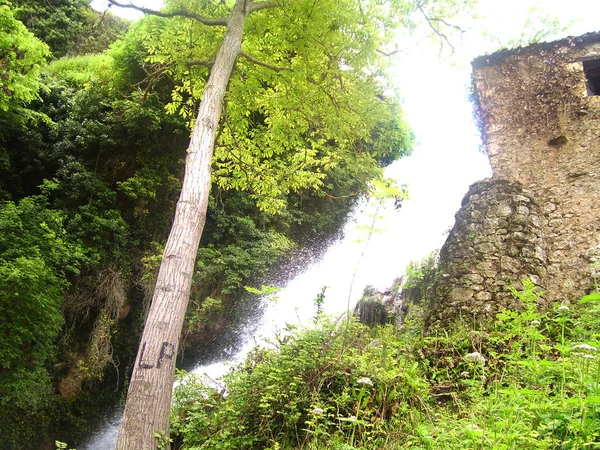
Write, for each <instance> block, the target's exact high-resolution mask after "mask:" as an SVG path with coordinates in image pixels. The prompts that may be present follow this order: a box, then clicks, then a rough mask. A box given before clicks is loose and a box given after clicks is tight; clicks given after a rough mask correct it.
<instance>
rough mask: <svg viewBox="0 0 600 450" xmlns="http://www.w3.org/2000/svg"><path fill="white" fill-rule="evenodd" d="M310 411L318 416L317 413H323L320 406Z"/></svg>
mask: <svg viewBox="0 0 600 450" xmlns="http://www.w3.org/2000/svg"><path fill="white" fill-rule="evenodd" d="M312 412H313V414H314V415H315V416H319V415H321V414H323V413H324V412H325V411H323V410H322V409H321V408H315V409H313V410H312Z"/></svg>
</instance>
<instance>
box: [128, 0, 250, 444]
mask: <svg viewBox="0 0 600 450" xmlns="http://www.w3.org/2000/svg"><path fill="white" fill-rule="evenodd" d="M246 2H247V0H237V1H236V3H235V6H234V8H233V10H232V12H231V15H230V16H229V18H228V25H227V31H226V33H225V37H224V39H223V43H222V44H221V48H220V49H219V52H218V53H217V57H216V59H215V63H214V65H213V68H212V71H211V74H210V77H209V79H208V82H207V84H206V87H205V89H204V93H203V96H202V102H201V103H200V110H199V112H198V117H197V119H196V124H195V126H194V130H193V132H192V137H191V140H190V146H189V149H188V155H187V158H186V163H185V176H184V179H183V187H182V190H181V195H180V197H179V201H178V202H177V207H176V211H175V218H174V221H173V226H172V228H171V233H170V234H169V239H168V240H167V244H166V247H165V251H164V254H163V259H162V263H161V265H160V270H159V273H158V279H157V280H156V288H155V289H154V297H153V298H152V304H151V306H150V311H149V312H148V318H147V319H146V324H145V326H144V332H143V334H142V338H141V341H140V346H139V349H138V354H137V358H136V361H135V365H134V368H133V373H132V375H131V380H130V384H129V391H128V393H127V401H126V404H125V413H124V415H123V421H122V422H121V429H120V430H119V438H118V442H117V448H118V449H119V450H151V449H156V448H157V447H158V445H159V443H160V444H161V445H163V447H162V448H168V447H169V446H168V444H167V442H168V437H169V413H170V408H171V396H172V390H173V380H174V371H175V360H176V356H177V349H178V346H179V338H180V335H181V328H182V326H183V319H184V315H185V311H186V308H187V304H188V300H189V295H190V289H191V284H192V274H193V272H194V265H195V262H196V254H197V252H198V246H199V243H200V237H201V236H202V229H203V228H204V223H205V221H206V210H207V207H208V197H209V191H210V166H211V159H212V155H213V148H214V140H215V134H216V130H217V126H218V124H219V119H220V116H221V110H222V105H223V98H224V96H225V91H226V89H227V85H228V82H229V78H230V76H231V72H232V70H233V67H234V64H235V61H236V58H237V57H238V54H239V52H240V49H241V43H242V35H243V28H244V22H245V19H246V14H247V11H246ZM248 3H249V2H248ZM157 436H160V437H159V438H157ZM163 437H164V440H163V439H162V438H163ZM165 444H166V445H165Z"/></svg>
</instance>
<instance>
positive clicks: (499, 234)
mask: <svg viewBox="0 0 600 450" xmlns="http://www.w3.org/2000/svg"><path fill="white" fill-rule="evenodd" d="M472 65H473V71H474V72H473V79H474V88H475V93H476V97H477V101H476V102H477V108H478V115H479V118H480V121H481V127H482V134H483V140H484V144H485V150H486V152H487V154H488V156H489V159H490V163H491V166H492V171H493V176H492V178H488V179H486V180H483V181H480V182H478V183H476V184H474V185H473V186H471V188H470V190H469V192H468V193H467V195H466V196H465V198H464V200H463V204H462V208H461V210H460V211H459V212H458V213H457V215H456V224H455V226H454V228H453V230H452V231H451V233H450V235H449V237H448V239H447V241H446V243H445V244H444V247H443V248H442V250H441V252H440V274H439V276H438V280H437V282H436V284H435V286H434V292H435V295H434V300H433V304H432V307H431V311H430V314H431V316H430V319H431V320H433V321H437V320H442V321H447V320H450V319H454V318H456V317H458V316H461V317H463V318H466V319H469V318H471V317H472V316H473V315H475V316H481V315H487V316H491V315H493V314H494V313H495V312H497V311H498V310H499V309H501V308H502V307H505V306H509V305H511V304H513V303H514V302H515V300H514V296H513V295H512V294H511V292H510V290H509V286H514V287H518V286H520V285H521V281H522V280H524V279H530V280H532V281H533V282H534V283H535V284H536V285H537V286H538V287H539V288H540V289H541V290H542V291H543V292H544V293H543V295H542V297H541V298H542V301H543V302H544V303H545V304H546V305H551V304H553V303H555V302H558V303H567V304H568V303H574V302H576V301H578V300H579V299H580V298H581V297H582V296H583V295H585V293H586V292H588V291H589V290H590V288H591V287H592V283H593V278H592V276H591V265H590V263H591V262H592V260H593V258H594V256H595V255H594V253H595V251H594V250H593V248H594V247H596V246H597V245H598V244H599V242H600V33H593V34H586V35H584V36H581V37H577V38H567V39H563V40H560V41H556V42H552V43H544V44H536V45H530V46H528V47H524V48H519V49H516V50H504V51H500V52H497V53H495V54H493V55H489V56H482V57H479V58H477V59H476V60H475V61H473V63H472ZM596 252H597V250H596ZM465 316H468V317H465ZM475 318H477V317H475Z"/></svg>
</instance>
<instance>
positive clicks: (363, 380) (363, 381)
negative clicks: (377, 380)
mask: <svg viewBox="0 0 600 450" xmlns="http://www.w3.org/2000/svg"><path fill="white" fill-rule="evenodd" d="M356 382H357V383H358V384H366V385H367V386H373V382H372V381H371V380H370V379H369V378H367V377H362V378H359V379H358V380H357V381H356Z"/></svg>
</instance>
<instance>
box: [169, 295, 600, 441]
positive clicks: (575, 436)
mask: <svg viewBox="0 0 600 450" xmlns="http://www.w3.org/2000/svg"><path fill="white" fill-rule="evenodd" d="M515 295H516V296H517V297H518V298H519V299H520V301H521V303H522V308H521V309H520V310H519V311H512V310H505V311H503V312H501V313H500V314H498V316H497V320H496V321H494V322H493V323H491V324H489V325H488V326H487V327H481V328H480V329H478V330H476V329H467V328H464V327H462V328H461V327H456V328H455V329H454V330H452V331H448V332H444V333H442V332H440V333H438V334H437V335H433V336H423V335H422V334H419V333H415V332H414V329H415V327H414V326H412V327H411V320H413V321H416V322H417V323H418V322H419V317H413V318H410V317H409V318H408V319H407V320H406V321H405V322H404V324H405V325H404V327H403V329H400V330H398V329H396V328H394V327H393V326H380V327H375V328H368V327H366V326H363V325H361V324H359V323H357V322H355V321H352V322H351V323H350V325H349V327H348V328H346V324H345V323H344V325H343V326H339V325H338V323H336V322H335V321H332V320H329V321H323V320H320V321H319V322H318V323H317V324H316V325H315V326H314V327H313V328H311V329H305V330H301V331H297V332H295V333H294V334H292V335H291V336H287V337H285V338H281V339H279V340H277V341H276V342H274V343H273V346H272V348H266V349H265V348H261V349H256V350H254V352H253V353H252V354H251V355H250V356H249V357H248V358H247V360H246V361H245V362H244V363H243V364H242V365H240V366H239V367H237V368H235V369H233V370H232V371H231V372H230V373H229V374H228V375H226V376H225V378H224V380H223V381H224V384H225V385H226V386H227V387H226V389H225V390H224V391H220V390H219V389H217V388H215V387H214V384H213V385H212V386H211V385H210V384H209V383H207V382H206V381H205V380H203V379H202V378H201V377H199V376H194V375H191V374H184V373H181V374H180V384H179V387H178V388H177V390H176V392H175V398H174V408H173V412H172V438H173V440H174V444H175V447H176V448H182V449H273V450H275V449H309V450H310V449H340V450H342V449H343V450H351V449H444V450H446V449H461V450H462V449H498V450H500V449H599V448H600V444H599V442H600V363H599V361H598V357H599V354H598V350H597V349H598V345H599V343H600V314H599V312H600V294H598V293H596V294H592V295H588V296H586V297H584V298H583V299H582V300H581V302H580V303H579V304H578V305H574V306H566V305H555V307H554V308H552V309H550V310H547V311H545V312H540V311H539V310H538V308H537V306H536V300H537V294H536V292H535V290H534V289H533V287H532V285H530V284H526V285H525V286H524V289H523V291H521V292H515ZM404 330H411V331H410V332H405V331H404Z"/></svg>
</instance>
